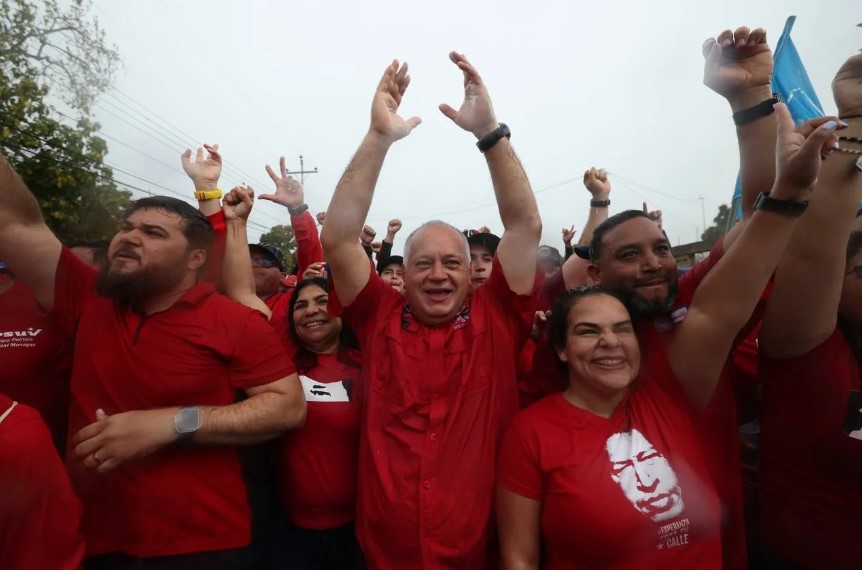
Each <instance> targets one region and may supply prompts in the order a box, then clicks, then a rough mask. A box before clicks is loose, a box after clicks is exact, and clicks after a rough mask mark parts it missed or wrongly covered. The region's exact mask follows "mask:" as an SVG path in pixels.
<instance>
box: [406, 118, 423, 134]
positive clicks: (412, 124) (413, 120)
mask: <svg viewBox="0 0 862 570" xmlns="http://www.w3.org/2000/svg"><path fill="white" fill-rule="evenodd" d="M421 123H422V119H420V118H419V117H410V118H409V119H407V126H409V127H410V130H411V131H412V130H413V129H415V128H416V127H418V126H419V125H420V124H421Z"/></svg>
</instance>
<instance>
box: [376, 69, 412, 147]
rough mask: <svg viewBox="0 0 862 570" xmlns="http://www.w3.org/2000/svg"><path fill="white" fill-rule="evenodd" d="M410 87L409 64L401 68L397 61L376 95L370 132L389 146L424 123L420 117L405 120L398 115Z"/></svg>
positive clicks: (382, 81)
mask: <svg viewBox="0 0 862 570" xmlns="http://www.w3.org/2000/svg"><path fill="white" fill-rule="evenodd" d="M408 85H410V76H409V75H407V63H406V62H405V63H404V64H403V65H400V66H399V64H398V60H397V59H396V60H394V61H393V62H392V63H391V64H389V67H387V68H386V71H385V72H384V73H383V77H382V78H381V79H380V84H379V85H378V86H377V91H376V92H375V93H374V100H373V101H372V102H371V127H370V129H369V132H370V133H373V134H375V135H378V136H380V137H381V138H382V139H383V141H385V142H386V143H387V144H391V143H393V142H395V141H397V140H399V139H403V138H404V137H406V136H407V135H409V134H410V131H412V130H413V129H415V128H416V127H417V126H418V125H419V123H421V122H422V119H420V118H419V117H410V118H409V119H407V120H405V119H403V118H402V117H401V116H400V115H398V107H400V106H401V98H402V97H404V92H405V91H406V90H407V86H408Z"/></svg>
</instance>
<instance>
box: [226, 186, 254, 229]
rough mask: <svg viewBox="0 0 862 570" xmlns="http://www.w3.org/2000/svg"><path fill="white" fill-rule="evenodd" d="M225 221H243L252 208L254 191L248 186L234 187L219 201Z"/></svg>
mask: <svg viewBox="0 0 862 570" xmlns="http://www.w3.org/2000/svg"><path fill="white" fill-rule="evenodd" d="M221 207H222V211H223V212H224V217H225V220H227V221H229V222H232V221H245V220H247V219H248V216H249V214H251V209H252V207H254V190H253V189H252V188H250V187H248V186H236V187H234V188H233V189H231V191H230V192H228V193H227V194H225V196H224V198H222V201H221Z"/></svg>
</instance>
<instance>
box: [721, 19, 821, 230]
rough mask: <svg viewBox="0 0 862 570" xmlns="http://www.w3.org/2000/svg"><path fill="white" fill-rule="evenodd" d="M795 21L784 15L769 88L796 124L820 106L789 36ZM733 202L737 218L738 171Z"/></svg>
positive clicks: (818, 111) (739, 206)
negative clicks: (776, 95)
mask: <svg viewBox="0 0 862 570" xmlns="http://www.w3.org/2000/svg"><path fill="white" fill-rule="evenodd" d="M794 22H796V16H790V17H789V18H787V23H786V24H784V32H782V34H781V37H780V38H778V45H777V46H776V47H775V53H774V54H773V56H772V59H773V61H774V70H773V73H772V91H773V93H777V94H778V96H779V97H781V100H782V101H783V102H784V103H785V104H786V105H787V108H788V109H789V110H790V115H791V116H792V117H793V120H794V121H796V124H799V123H804V122H805V121H808V120H810V119H814V118H815V117H822V116H823V106H822V105H821V104H820V100H819V99H818V98H817V93H815V92H814V87H813V86H812V85H811V80H810V79H808V73H807V72H806V71H805V66H804V65H802V60H801V59H799V52H798V51H796V46H795V45H793V40H792V39H790V31H791V30H792V29H793V24H794ZM732 203H733V207H732V208H731V209H732V211H733V212H734V216H735V219H736V220H738V219H739V218H741V217H742V181H741V179H740V177H739V175H738V174H737V176H736V188H735V189H734V191H733V202H732Z"/></svg>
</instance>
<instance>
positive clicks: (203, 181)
mask: <svg viewBox="0 0 862 570" xmlns="http://www.w3.org/2000/svg"><path fill="white" fill-rule="evenodd" d="M204 150H206V151H207V157H206V159H204ZM191 157H192V149H190V148H187V149H186V150H185V152H184V153H183V154H182V155H181V159H182V162H183V170H184V171H185V173H186V174H187V175H188V177H189V178H191V179H192V182H193V183H194V185H195V190H215V189H216V188H217V187H218V180H219V177H220V176H221V166H222V162H221V155H220V154H219V152H218V145H217V144H214V145H208V144H207V143H204V146H203V148H198V150H197V152H196V153H195V160H194V162H192V160H191Z"/></svg>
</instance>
